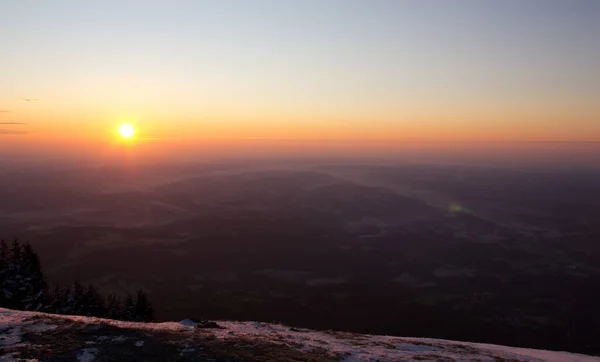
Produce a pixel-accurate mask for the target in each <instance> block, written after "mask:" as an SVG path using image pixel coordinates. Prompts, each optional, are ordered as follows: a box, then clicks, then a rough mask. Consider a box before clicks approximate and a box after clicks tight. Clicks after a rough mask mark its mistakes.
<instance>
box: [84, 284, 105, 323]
mask: <svg viewBox="0 0 600 362" xmlns="http://www.w3.org/2000/svg"><path fill="white" fill-rule="evenodd" d="M83 313H84V314H83V315H87V316H94V317H106V309H105V308H104V298H102V295H100V292H98V289H96V287H95V286H94V285H92V284H90V285H88V286H87V287H86V288H85V291H84V294H83Z"/></svg>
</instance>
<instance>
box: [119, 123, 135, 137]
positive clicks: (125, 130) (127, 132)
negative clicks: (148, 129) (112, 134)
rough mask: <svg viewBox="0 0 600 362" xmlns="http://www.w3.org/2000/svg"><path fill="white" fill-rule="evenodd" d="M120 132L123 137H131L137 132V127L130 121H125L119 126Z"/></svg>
mask: <svg viewBox="0 0 600 362" xmlns="http://www.w3.org/2000/svg"><path fill="white" fill-rule="evenodd" d="M119 134H120V135H121V137H123V138H126V139H130V138H131V137H133V135H134V134H135V129H134V128H133V126H132V125H130V124H129V123H124V124H122V125H121V126H119Z"/></svg>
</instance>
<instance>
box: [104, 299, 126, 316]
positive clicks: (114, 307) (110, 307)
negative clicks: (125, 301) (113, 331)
mask: <svg viewBox="0 0 600 362" xmlns="http://www.w3.org/2000/svg"><path fill="white" fill-rule="evenodd" d="M104 308H105V309H106V318H110V319H118V318H121V316H122V314H123V311H122V307H121V302H120V301H119V299H118V298H117V295H116V294H115V293H109V294H108V295H107V296H106V299H105V300H104Z"/></svg>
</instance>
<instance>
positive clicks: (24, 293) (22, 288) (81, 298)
mask: <svg viewBox="0 0 600 362" xmlns="http://www.w3.org/2000/svg"><path fill="white" fill-rule="evenodd" d="M0 307H4V308H10V309H20V310H32V311H39V312H47V313H56V314H71V315H83V316H92V317H101V318H111V319H120V320H126V321H139V322H149V321H152V320H153V319H154V311H153V309H152V304H151V303H150V300H149V299H148V296H147V295H146V293H144V292H143V291H142V290H138V291H137V292H136V293H135V294H134V295H130V294H128V295H127V296H126V297H125V298H124V299H122V300H121V299H119V298H118V297H117V295H116V294H114V293H111V294H108V295H106V296H103V295H102V294H100V292H99V291H98V289H97V288H96V287H95V286H94V285H91V284H90V285H82V284H80V283H79V282H75V283H73V284H72V285H71V286H69V287H59V286H58V285H57V286H56V287H54V288H52V289H50V288H48V285H47V283H46V279H45V277H44V274H43V273H42V267H41V264H40V261H39V258H38V256H37V253H36V252H35V251H34V250H33V248H32V247H31V245H29V244H21V243H20V242H19V241H18V240H14V241H13V242H12V243H11V244H10V245H9V244H8V243H7V242H6V241H5V240H0Z"/></svg>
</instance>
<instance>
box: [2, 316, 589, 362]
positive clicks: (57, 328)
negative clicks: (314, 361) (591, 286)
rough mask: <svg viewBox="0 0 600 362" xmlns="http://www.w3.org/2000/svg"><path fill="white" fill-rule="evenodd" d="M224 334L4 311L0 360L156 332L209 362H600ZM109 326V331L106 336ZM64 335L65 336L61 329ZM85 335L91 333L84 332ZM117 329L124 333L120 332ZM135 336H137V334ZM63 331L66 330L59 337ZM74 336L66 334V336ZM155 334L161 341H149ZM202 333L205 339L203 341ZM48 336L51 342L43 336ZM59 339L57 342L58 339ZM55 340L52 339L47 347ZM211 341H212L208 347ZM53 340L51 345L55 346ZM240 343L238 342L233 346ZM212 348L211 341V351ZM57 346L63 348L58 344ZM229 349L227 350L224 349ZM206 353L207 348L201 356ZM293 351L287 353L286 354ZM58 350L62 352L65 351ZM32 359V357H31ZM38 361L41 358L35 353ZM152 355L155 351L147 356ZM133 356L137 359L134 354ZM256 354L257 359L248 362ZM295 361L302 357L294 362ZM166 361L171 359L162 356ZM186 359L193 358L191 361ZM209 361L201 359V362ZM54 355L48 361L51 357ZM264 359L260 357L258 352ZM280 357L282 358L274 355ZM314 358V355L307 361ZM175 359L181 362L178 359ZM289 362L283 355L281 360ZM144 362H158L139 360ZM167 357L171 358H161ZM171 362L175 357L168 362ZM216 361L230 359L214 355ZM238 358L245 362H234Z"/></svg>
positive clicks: (429, 343)
mask: <svg viewBox="0 0 600 362" xmlns="http://www.w3.org/2000/svg"><path fill="white" fill-rule="evenodd" d="M218 323H219V325H220V326H221V327H222V329H196V328H195V326H194V323H193V322H192V321H190V320H186V321H182V322H168V323H133V322H121V321H114V320H108V319H99V318H91V317H81V316H57V315H51V314H44V313H35V312H22V311H14V310H8V309H3V308H0V361H23V360H26V361H36V360H39V361H43V360H44V357H43V356H51V355H52V353H53V351H52V348H53V347H52V346H54V345H56V346H58V345H60V343H61V342H62V341H61V340H58V339H68V338H70V344H68V345H66V346H63V347H62V349H61V351H60V353H63V355H61V356H63V357H64V355H65V353H67V355H68V353H70V352H69V351H70V350H69V348H71V349H72V354H71V355H72V356H73V360H77V361H81V362H91V361H94V360H96V359H99V356H111V354H114V353H120V351H121V350H127V356H128V358H129V359H124V360H136V358H135V356H136V355H137V354H139V355H140V356H141V355H142V354H143V353H144V349H146V348H152V343H154V344H156V335H157V333H160V336H161V337H160V338H162V339H165V338H166V337H164V336H165V335H167V336H170V334H172V335H173V336H174V337H173V338H166V339H168V341H166V342H165V343H168V344H169V345H170V346H172V345H174V344H177V346H175V347H173V348H176V349H174V351H176V352H175V353H178V355H176V356H174V357H181V358H183V359H181V360H196V358H198V360H203V359H204V358H206V356H207V354H206V353H208V352H206V351H207V350H209V349H210V350H215V348H214V346H215V345H216V344H219V343H221V344H223V345H226V346H227V348H229V349H228V350H227V351H231V350H232V349H235V348H239V349H244V352H245V354H243V356H245V357H244V358H242V357H240V356H242V354H236V355H235V356H236V357H237V358H240V359H239V360H252V356H253V354H252V348H253V346H257V347H256V348H257V351H258V348H259V347H258V346H260V348H262V349H261V352H260V354H261V356H263V355H264V348H265V346H266V348H267V349H269V351H270V352H271V354H270V355H269V358H265V359H260V360H270V358H273V356H277V353H278V349H279V348H281V350H282V351H283V352H282V353H288V352H289V351H290V350H294V351H296V352H298V353H307V355H306V356H309V354H310V356H311V358H314V356H315V355H316V356H319V358H318V360H323V361H327V360H331V361H334V360H339V361H347V362H353V361H490V362H496V361H556V362H567V361H572V362H587V361H600V358H599V357H591V356H585V355H579V354H572V353H566V352H552V351H543V350H533V349H525V348H515V347H505V346H498V345H490V344H480V343H467V342H456V341H447V340H438V339H423V338H405V337H389V336H373V335H362V334H353V333H342V332H317V331H312V330H307V329H300V328H293V327H289V326H284V325H278V324H269V323H259V322H226V321H221V322H218ZM69 328H71V329H73V328H78V330H77V334H76V337H77V338H79V339H77V338H73V337H68V336H72V335H71V334H68V333H69V331H70V329H69ZM107 328H111V329H110V331H111V332H110V334H108V335H104V333H107V332H106V331H107ZM61 331H62V332H61ZM81 331H85V332H81ZM115 331H117V332H115ZM132 331H135V333H136V334H132ZM59 332H61V333H62V334H61V333H59ZM61 336H67V337H68V338H67V337H61ZM150 336H154V340H151V339H150ZM198 336H200V337H198ZM44 338H45V339H44ZM52 338H56V339H57V340H56V341H53V340H52ZM48 341H50V342H48ZM208 341H210V342H208ZM43 342H45V343H48V344H47V346H46V347H44V348H46V350H47V349H48V348H50V351H49V352H48V351H46V350H44V351H45V352H44V353H42V354H39V356H41V357H39V356H38V357H36V358H31V356H29V355H28V353H29V352H31V351H33V350H38V349H40V350H42V349H43V348H42V347H40V346H41V344H42V343H43ZM51 342H52V343H51ZM234 342H235V343H234ZM206 343H212V345H211V346H212V347H211V348H207V345H206ZM56 348H57V349H58V347H56ZM224 350H225V349H224ZM199 351H204V352H202V353H204V354H202V356H200V355H198V354H197V353H199ZM285 351H287V352H285ZM56 353H59V352H58V351H57V352H56ZM29 354H31V353H29ZM31 355H32V356H33V355H35V354H31ZM148 355H152V354H148ZM132 356H133V357H132ZM248 356H250V357H248ZM294 356H295V357H294ZM294 356H292V357H289V356H288V355H287V354H286V355H285V357H286V358H288V359H287V360H298V361H301V360H303V357H302V356H303V355H302V354H299V355H294ZM163 357H164V356H163ZM184 357H186V358H187V359H185V358H184ZM201 357H202V359H200V358H201ZM48 358H49V357H48ZM257 358H258V354H257ZM275 358H276V357H275ZM307 358H308V357H307ZM174 359H175V358H174ZM282 359H283V358H282ZM139 360H151V359H148V357H147V356H146V357H143V358H142V357H140V358H139ZM160 360H164V358H163V359H160ZM169 360H170V359H169ZM213 360H215V361H219V360H226V359H219V358H214V359H213ZM234 360H238V359H234Z"/></svg>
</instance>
